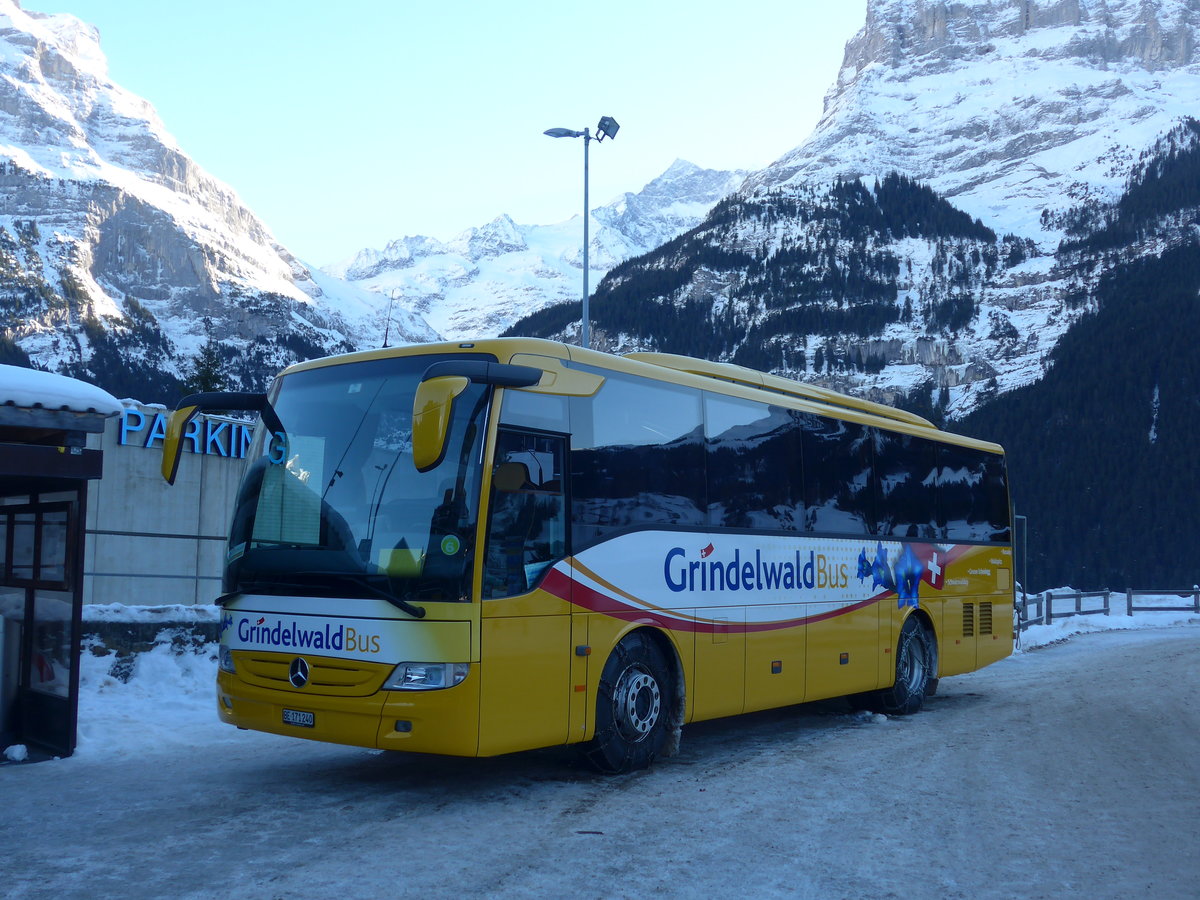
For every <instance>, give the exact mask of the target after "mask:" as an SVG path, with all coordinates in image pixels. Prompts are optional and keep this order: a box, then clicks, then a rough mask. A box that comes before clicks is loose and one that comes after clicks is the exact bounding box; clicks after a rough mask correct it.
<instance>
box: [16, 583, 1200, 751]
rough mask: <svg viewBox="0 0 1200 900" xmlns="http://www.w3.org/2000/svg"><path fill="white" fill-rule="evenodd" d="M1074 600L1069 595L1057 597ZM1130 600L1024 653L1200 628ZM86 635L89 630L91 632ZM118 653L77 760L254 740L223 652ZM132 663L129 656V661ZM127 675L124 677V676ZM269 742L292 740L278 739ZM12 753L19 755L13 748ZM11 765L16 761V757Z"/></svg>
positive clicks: (162, 639)
mask: <svg viewBox="0 0 1200 900" xmlns="http://www.w3.org/2000/svg"><path fill="white" fill-rule="evenodd" d="M1060 592H1061V593H1063V594H1066V593H1071V591H1070V589H1067V588H1063V589H1061V591H1055V593H1056V594H1058V593H1060ZM1179 602H1180V601H1179V598H1178V597H1175V596H1171V595H1165V596H1164V597H1163V598H1162V604H1161V605H1178V604H1179ZM1138 603H1139V605H1142V604H1145V605H1154V598H1139V601H1138ZM1124 604H1125V597H1124V595H1123V594H1116V593H1115V594H1114V595H1113V615H1110V616H1074V617H1070V618H1063V619H1061V620H1059V621H1055V622H1054V623H1053V624H1052V625H1035V626H1032V627H1031V628H1029V629H1028V630H1027V631H1025V632H1024V633H1023V634H1022V635H1021V648H1020V649H1019V650H1017V651H1016V652H1018V653H1020V652H1024V651H1029V650H1033V649H1035V648H1038V647H1045V646H1047V645H1049V644H1054V643H1058V642H1061V641H1064V640H1066V639H1067V638H1069V637H1070V636H1071V635H1073V634H1083V633H1088V632H1094V631H1114V630H1126V629H1131V628H1162V627H1168V626H1181V625H1200V616H1197V615H1196V614H1195V613H1187V612H1147V613H1144V612H1138V613H1136V614H1135V615H1134V616H1132V617H1131V616H1126V615H1125V614H1124V613H1125V608H1124ZM218 616H219V610H218V608H217V607H215V606H195V607H188V606H181V607H145V606H121V605H119V604H111V605H107V606H86V607H84V620H85V621H106V622H121V621H124V622H159V621H161V622H163V623H164V625H165V624H178V623H181V622H190V621H194V622H209V621H217V619H218ZM85 631H86V626H85ZM118 659H119V658H118V656H117V654H116V653H115V652H113V651H111V650H109V649H107V648H105V647H103V646H99V645H95V644H92V645H86V646H85V647H84V651H83V655H82V659H81V660H80V677H79V735H78V748H77V751H76V754H75V758H76V759H80V760H85V761H86V760H92V761H105V760H111V759H118V758H128V757H138V756H149V755H152V754H154V753H156V752H159V751H163V750H169V749H171V748H172V747H179V746H195V745H200V744H203V745H205V746H210V745H211V746H213V747H217V746H218V745H225V744H231V743H235V742H242V743H244V742H245V741H246V740H247V733H246V732H241V731H238V730H236V729H233V728H230V727H229V726H228V725H224V724H222V723H221V722H220V721H219V720H218V718H217V710H216V687H215V685H216V677H217V645H216V644H215V643H208V644H199V645H195V646H192V647H186V646H185V647H182V648H181V647H180V646H179V645H178V643H176V644H175V646H172V640H171V631H170V630H169V629H164V631H163V633H162V634H161V635H160V636H159V638H158V642H157V643H156V644H155V646H154V647H153V648H152V649H151V650H149V651H147V652H145V653H139V654H137V655H136V656H135V657H134V658H133V661H132V664H125V663H123V664H122V665H118V666H114V663H116V662H117V661H118ZM124 659H125V660H128V659H129V658H128V657H125V658H124ZM118 676H120V677H118ZM887 721H888V719H887V717H886V716H877V715H874V714H872V713H857V714H855V717H854V722H855V724H859V725H877V724H884V723H886V722H887ZM261 737H262V739H263V740H267V741H273V740H288V739H287V738H276V737H274V736H271V735H263V736H261ZM10 749H12V750H13V752H19V751H16V750H15V748H10ZM10 758H11V757H10Z"/></svg>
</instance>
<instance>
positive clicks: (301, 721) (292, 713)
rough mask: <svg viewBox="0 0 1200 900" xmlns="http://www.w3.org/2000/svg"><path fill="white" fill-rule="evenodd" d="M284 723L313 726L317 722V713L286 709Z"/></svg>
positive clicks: (302, 726) (303, 726) (305, 726)
mask: <svg viewBox="0 0 1200 900" xmlns="http://www.w3.org/2000/svg"><path fill="white" fill-rule="evenodd" d="M283 724H284V725H298V726H300V727H301V728H312V727H313V726H314V725H316V724H317V717H316V714H315V713H310V712H302V711H301V710H298V709H285V710H284V711H283Z"/></svg>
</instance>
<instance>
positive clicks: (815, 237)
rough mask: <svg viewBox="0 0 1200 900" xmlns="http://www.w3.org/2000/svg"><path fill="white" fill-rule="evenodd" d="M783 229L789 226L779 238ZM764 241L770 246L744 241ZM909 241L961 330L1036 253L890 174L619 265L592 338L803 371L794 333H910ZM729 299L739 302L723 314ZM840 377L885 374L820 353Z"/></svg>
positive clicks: (711, 222) (706, 228)
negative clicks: (902, 302)
mask: <svg viewBox="0 0 1200 900" xmlns="http://www.w3.org/2000/svg"><path fill="white" fill-rule="evenodd" d="M778 226H786V227H782V228H781V227H778ZM748 233H757V234H762V235H764V236H768V237H764V239H763V241H762V243H761V245H759V246H753V247H747V246H744V244H745V241H744V239H741V238H740V237H739V236H740V235H744V234H748ZM904 238H924V239H926V240H929V241H931V242H932V243H933V245H934V256H933V259H932V260H931V264H932V267H933V272H934V274H935V275H936V276H937V278H938V279H939V283H938V285H937V286H935V287H933V288H932V289H931V293H930V295H929V296H928V297H927V298H926V299H925V303H926V306H927V309H926V310H925V312H926V315H925V320H926V322H927V328H929V329H931V330H932V331H933V332H942V331H946V332H951V331H955V330H958V329H960V328H962V327H963V326H964V325H965V324H966V323H967V322H969V321H970V320H971V319H972V318H973V316H974V315H975V312H976V309H975V303H974V301H973V299H972V296H971V289H972V288H973V287H974V286H976V285H977V284H978V283H979V282H980V281H981V280H986V279H989V278H991V277H992V276H993V275H994V274H995V273H996V272H997V271H998V270H999V269H1001V268H1005V267H1008V266H1012V265H1016V264H1017V263H1019V262H1021V261H1023V260H1024V259H1025V257H1026V254H1027V252H1028V246H1027V242H1025V241H1022V240H1020V239H1019V238H1016V237H1013V236H1011V235H1006V236H1005V237H1004V238H1003V239H1001V240H997V237H996V234H995V233H994V232H993V231H992V230H991V229H989V228H987V227H986V226H985V225H984V224H983V223H982V222H980V221H979V220H978V219H972V218H971V217H970V216H968V215H967V214H966V213H964V212H962V211H961V210H959V209H957V208H955V207H954V206H953V205H951V204H950V203H948V202H947V201H946V200H945V199H943V198H941V197H939V196H938V195H937V194H936V193H935V192H934V191H933V190H931V189H930V188H929V187H928V186H926V185H923V184H920V183H918V182H916V181H914V180H912V179H910V178H908V177H907V176H904V175H901V174H899V173H897V172H893V173H891V174H889V175H887V176H886V177H885V178H883V179H882V180H881V181H876V182H875V184H874V186H873V187H867V186H865V185H863V184H862V183H861V182H860V181H858V180H857V179H852V180H837V181H835V182H834V183H833V184H832V185H831V186H830V187H829V188H828V189H827V190H826V191H825V192H824V193H823V194H821V195H820V196H816V197H813V198H808V197H805V198H803V199H802V198H800V197H798V196H796V195H794V194H792V193H788V192H783V191H770V192H767V193H765V194H761V195H754V196H749V197H747V196H732V197H727V198H725V199H724V200H721V201H720V202H718V203H717V204H716V206H714V207H713V209H712V211H711V212H710V213H709V215H708V217H707V218H706V219H705V221H704V222H703V223H702V224H701V225H699V226H697V227H696V228H694V229H692V230H691V231H688V232H686V233H684V234H682V235H680V236H678V237H677V238H675V239H674V240H672V241H669V242H667V243H666V244H664V245H662V246H661V247H659V248H657V249H655V250H653V251H651V252H650V253H648V254H645V255H643V256H639V257H634V258H631V259H628V260H625V261H624V262H622V263H619V264H618V265H616V266H614V267H613V268H612V269H611V270H610V271H609V273H608V274H607V275H606V276H605V277H604V279H603V280H602V281H601V282H600V284H599V285H598V286H597V288H596V290H595V292H594V293H593V294H592V298H591V319H592V321H593V324H594V328H595V329H596V330H597V331H599V332H604V333H607V334H610V335H621V336H623V337H625V338H627V339H632V340H634V341H636V342H637V343H638V344H639V345H640V346H641V347H643V348H644V349H654V350H657V351H661V352H666V353H681V354H685V355H688V356H699V357H703V358H706V359H721V360H729V361H732V362H735V363H738V364H740V365H745V366H751V367H753V368H760V369H769V370H778V369H784V370H792V371H795V370H803V369H804V368H805V363H806V360H807V358H808V357H807V353H808V352H811V351H806V349H805V348H803V347H801V346H798V345H796V344H795V342H793V341H789V340H788V338H789V337H791V336H796V335H801V336H803V335H808V334H826V335H849V336H853V337H854V338H858V339H860V340H865V339H867V338H871V337H874V336H877V335H879V334H881V333H882V332H883V330H884V329H885V328H886V327H887V326H888V325H889V324H891V323H893V322H896V321H901V320H902V321H909V320H911V318H912V315H913V310H912V308H911V306H909V307H900V306H898V305H897V303H896V298H897V291H898V288H897V282H898V279H899V277H900V274H901V266H902V262H901V259H900V258H899V257H898V256H897V255H896V254H895V253H894V252H893V251H892V250H891V249H890V247H891V246H892V245H893V243H894V242H895V241H898V240H902V239H904ZM724 298H727V299H728V301H729V302H725V299H724ZM578 319H579V306H578V304H577V303H576V302H574V301H568V302H566V303H561V304H555V305H553V306H549V307H546V308H544V309H542V310H540V311H538V312H536V313H533V314H532V315H530V316H527V317H526V318H524V319H522V320H520V321H519V322H517V323H515V324H514V325H513V326H512V327H510V328H509V329H508V330H507V331H505V332H504V336H517V335H526V336H536V337H552V336H554V335H560V334H562V333H563V332H564V331H567V330H568V329H569V327H570V326H572V325H573V324H574V323H575V322H577V321H578ZM822 359H823V362H824V363H825V365H827V366H829V371H831V372H832V371H834V369H833V367H834V365H835V364H836V365H844V366H846V367H856V368H858V369H859V370H860V371H865V370H867V367H868V366H869V365H881V364H882V362H883V361H882V360H877V361H871V360H868V359H867V358H865V357H862V356H853V355H849V354H846V353H840V354H838V353H829V352H824V351H823V353H822Z"/></svg>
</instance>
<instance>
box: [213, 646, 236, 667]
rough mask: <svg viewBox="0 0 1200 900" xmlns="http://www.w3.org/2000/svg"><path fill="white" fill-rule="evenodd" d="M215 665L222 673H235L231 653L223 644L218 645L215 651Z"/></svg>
mask: <svg viewBox="0 0 1200 900" xmlns="http://www.w3.org/2000/svg"><path fill="white" fill-rule="evenodd" d="M217 665H218V666H219V667H220V669H221V671H222V672H233V673H236V672H237V669H236V668H235V667H234V665H233V651H232V650H230V649H229V648H228V647H226V646H225V645H224V644H220V645H219V649H218V650H217Z"/></svg>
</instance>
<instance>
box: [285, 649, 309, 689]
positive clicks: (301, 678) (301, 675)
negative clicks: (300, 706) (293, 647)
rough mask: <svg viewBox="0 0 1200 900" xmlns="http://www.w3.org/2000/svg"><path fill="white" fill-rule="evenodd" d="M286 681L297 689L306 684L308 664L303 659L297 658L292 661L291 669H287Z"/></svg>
mask: <svg viewBox="0 0 1200 900" xmlns="http://www.w3.org/2000/svg"><path fill="white" fill-rule="evenodd" d="M288 681H290V682H291V683H292V687H298V688H302V687H304V686H305V685H306V684H308V663H306V662H305V661H304V658H303V657H301V656H297V657H296V658H295V659H293V660H292V665H291V668H290V669H288Z"/></svg>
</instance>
